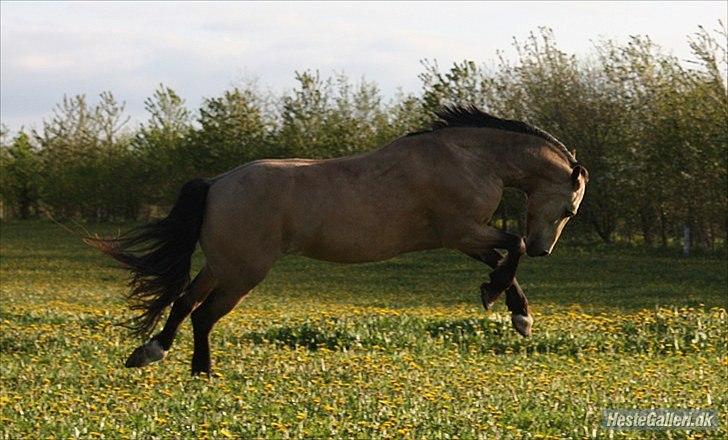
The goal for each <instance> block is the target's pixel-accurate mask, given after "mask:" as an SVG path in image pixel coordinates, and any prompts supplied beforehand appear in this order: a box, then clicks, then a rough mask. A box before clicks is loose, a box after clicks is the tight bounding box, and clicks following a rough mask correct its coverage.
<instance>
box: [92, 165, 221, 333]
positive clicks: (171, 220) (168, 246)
mask: <svg viewBox="0 0 728 440" xmlns="http://www.w3.org/2000/svg"><path fill="white" fill-rule="evenodd" d="M208 189H209V184H208V182H207V181H205V180H203V179H194V180H191V181H189V182H187V183H186V184H185V185H184V186H183V187H182V190H181V191H180V194H179V196H178V198H177V201H176V202H175V204H174V206H173V207H172V211H171V212H170V213H169V215H167V217H166V218H164V219H161V220H157V221H154V222H152V223H148V224H146V225H143V226H140V227H138V228H135V229H132V230H131V231H128V232H126V233H124V234H122V235H121V236H119V237H117V238H111V239H103V238H89V239H87V240H86V242H87V243H88V244H90V245H92V246H94V247H96V248H98V249H99V250H101V251H102V252H104V253H105V254H108V255H110V256H111V257H113V258H115V259H116V260H117V261H120V262H121V263H122V264H124V266H125V267H127V268H128V269H129V270H130V271H131V275H132V277H131V281H130V282H129V286H130V288H131V290H130V292H129V293H128V294H127V298H128V299H129V302H130V308H131V309H132V310H139V311H141V313H140V314H139V315H138V316H135V317H134V318H131V319H130V320H129V321H126V323H125V324H124V325H125V326H126V327H128V328H129V329H130V330H131V331H132V332H133V333H134V335H136V336H139V337H142V338H145V337H148V336H149V334H150V333H151V332H152V330H154V327H155V326H156V324H157V321H159V318H160V317H161V315H162V313H163V312H164V309H165V308H167V307H168V306H169V305H171V304H172V303H173V302H174V301H175V300H176V299H177V298H179V297H180V296H181V295H182V293H184V291H185V289H187V287H188V286H189V284H190V263H191V260H192V253H193V252H194V251H195V246H196V245H197V240H198V239H199V238H200V229H201V227H202V219H203V217H204V213H205V201H206V199H207V191H208Z"/></svg>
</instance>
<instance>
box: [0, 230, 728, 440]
mask: <svg viewBox="0 0 728 440" xmlns="http://www.w3.org/2000/svg"><path fill="white" fill-rule="evenodd" d="M91 229H92V231H94V232H97V231H98V232H102V233H110V232H112V231H113V230H115V228H114V227H112V226H103V227H101V226H100V227H92V228H91ZM0 232H1V233H2V247H1V249H0V265H1V272H0V277H1V278H0V283H1V290H0V293H1V295H2V297H1V298H2V302H1V305H2V307H1V315H0V353H1V355H2V362H0V377H1V378H2V384H1V386H0V436H1V437H2V438H7V439H18V438H52V437H56V438H69V437H82V438H119V437H121V438H180V437H210V438H238V437H242V438H257V437H275V438H290V437H295V438H299V437H309V438H310V437H336V438H349V437H359V438H372V437H387V438H390V437H393V438H432V439H437V438H562V437H571V438H585V437H608V436H612V435H613V436H614V437H616V438H622V437H638V436H645V433H639V432H629V431H627V432H612V433H610V432H608V431H605V430H604V429H603V428H602V427H601V412H602V410H603V409H605V408H712V409H715V410H717V411H718V412H719V414H720V423H721V428H720V429H719V430H718V431H710V432H703V433H701V432H693V433H688V432H685V431H669V432H652V433H647V436H654V437H658V438H685V437H693V438H700V437H702V436H708V437H715V438H726V436H727V434H728V432H727V431H726V427H727V426H728V373H727V370H728V349H727V342H726V337H727V336H728V331H727V330H726V327H728V326H726V321H727V319H726V310H725V308H726V295H727V292H726V286H727V285H728V279H727V278H728V276H727V274H726V261H725V259H723V258H718V257H716V258H712V259H711V258H696V259H683V258H678V257H671V256H669V255H666V256H661V257H654V256H653V257H650V256H647V255H645V254H644V253H642V252H640V251H637V250H625V249H618V248H609V247H604V248H598V247H597V248H593V249H590V250H586V249H585V248H578V247H569V246H560V247H557V250H556V253H555V254H554V255H552V256H551V257H548V258H545V259H528V258H527V259H525V260H524V262H523V265H522V268H521V269H520V271H519V279H520V280H521V283H522V284H523V286H524V289H525V291H526V294H527V295H528V296H529V299H530V301H531V303H532V307H533V310H534V312H535V313H534V315H535V320H536V322H535V325H534V336H533V337H532V338H530V339H524V338H521V337H519V336H518V335H517V334H516V333H515V331H514V330H512V329H511V328H510V323H509V319H508V314H507V313H506V310H505V306H504V305H503V304H499V305H498V306H497V307H496V310H495V311H494V312H489V313H486V312H484V311H483V310H482V308H481V305H480V302H479V295H478V286H479V285H480V283H481V282H482V281H484V280H485V279H486V278H487V271H486V269H485V267H484V266H482V265H480V264H478V263H477V262H475V261H473V260H470V259H468V258H466V257H463V256H461V255H458V254H456V253H452V252H445V251H437V252H427V253H421V254H415V255H407V256H403V257H401V258H397V259H393V260H390V261H387V262H384V263H377V264H366V265H355V266H345V265H334V264H327V263H321V262H316V261H312V260H307V259H303V258H286V259H284V260H282V261H281V262H279V264H278V265H277V266H276V267H275V268H274V270H273V271H272V273H271V274H270V275H269V277H268V278H267V279H266V281H265V282H264V283H263V284H261V285H260V286H259V287H258V288H256V290H255V291H254V292H253V293H252V294H251V295H250V296H248V297H247V298H246V300H244V301H243V303H241V305H240V306H239V307H238V308H237V309H236V310H235V311H234V312H233V313H232V314H231V315H229V316H228V317H226V318H225V319H223V320H222V321H221V323H220V324H219V325H218V326H217V327H216V329H215V332H214V333H213V337H212V346H213V363H214V365H213V368H214V369H215V371H216V373H217V374H216V375H215V377H213V378H192V377H190V376H189V372H188V369H189V361H190V356H191V353H192V344H191V338H190V334H191V331H190V327H189V324H185V325H184V327H183V329H182V331H181V334H180V337H179V338H178V340H177V344H176V345H175V347H174V349H173V350H172V351H171V352H170V353H169V355H168V356H167V358H166V359H165V360H164V361H163V362H161V363H160V364H155V365H153V366H150V367H148V368H146V369H134V370H127V369H124V368H123V366H122V364H123V362H124V359H125V358H126V355H127V354H128V353H129V352H130V351H131V350H132V349H133V348H134V347H135V346H136V345H137V343H138V341H135V340H132V339H130V338H129V337H128V336H127V335H126V334H125V332H124V330H123V329H120V328H119V327H117V326H115V325H114V323H116V322H118V321H120V320H122V319H123V318H124V317H126V316H128V314H127V310H126V308H125V305H124V303H123V302H122V300H121V294H122V292H123V291H124V286H125V279H126V274H125V273H124V272H122V271H119V270H117V269H115V268H114V267H113V264H112V263H111V261H109V260H107V259H105V258H104V257H102V256H100V255H97V254H96V253H94V251H92V250H91V249H88V248H85V247H84V246H83V245H82V244H81V243H80V241H79V240H78V239H77V238H76V237H73V236H71V235H70V234H68V233H66V232H64V231H63V230H61V229H60V228H58V227H57V226H55V225H51V224H47V223H5V224H2V229H1V231H0ZM567 234H568V231H567ZM200 262H201V260H200V257H198V258H197V259H196V264H197V265H199V264H200Z"/></svg>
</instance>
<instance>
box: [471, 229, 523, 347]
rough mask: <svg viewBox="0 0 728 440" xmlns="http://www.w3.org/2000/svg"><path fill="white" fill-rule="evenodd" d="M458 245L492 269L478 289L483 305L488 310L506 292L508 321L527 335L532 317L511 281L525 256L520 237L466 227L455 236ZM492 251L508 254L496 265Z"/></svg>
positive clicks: (515, 285) (497, 256)
mask: <svg viewBox="0 0 728 440" xmlns="http://www.w3.org/2000/svg"><path fill="white" fill-rule="evenodd" d="M458 243H459V246H458V248H459V249H460V250H461V251H463V252H465V253H466V254H468V255H471V256H485V257H486V258H485V259H483V258H478V257H475V258H478V259H480V260H481V261H484V262H485V263H486V264H489V265H490V266H491V267H495V269H494V270H493V272H491V274H490V281H489V282H487V283H484V284H483V285H482V286H481V298H482V299H483V305H484V306H485V307H486V308H488V306H489V305H490V304H492V302H493V301H495V299H497V298H498V296H500V294H501V293H503V291H508V292H509V293H508V294H507V298H506V304H507V305H508V308H509V310H510V311H511V322H512V323H513V326H514V327H515V329H516V330H517V331H518V332H519V333H520V334H522V335H524V336H528V335H530V334H531V326H532V324H533V318H532V317H531V315H530V313H529V312H528V300H527V299H526V296H525V295H524V294H523V291H522V290H521V288H520V286H518V284H517V282H516V281H515V277H516V269H517V268H518V262H519V261H520V259H521V256H523V254H524V253H526V244H525V243H524V241H523V238H522V237H520V236H518V235H514V234H509V233H507V232H503V231H500V230H498V229H495V228H493V227H490V226H485V227H483V226H481V227H478V228H469V229H468V230H467V232H466V233H464V234H463V235H462V236H460V237H459V240H458ZM495 249H504V250H506V251H507V252H508V254H507V256H506V257H505V258H504V259H503V260H502V261H500V264H499V263H498V262H499V260H500V258H499V255H500V254H498V253H497V252H496V251H495ZM493 252H494V254H493ZM486 260H487V261H486Z"/></svg>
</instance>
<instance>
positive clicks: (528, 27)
mask: <svg viewBox="0 0 728 440" xmlns="http://www.w3.org/2000/svg"><path fill="white" fill-rule="evenodd" d="M727 5H728V2H725V1H716V2H586V1H584V2H487V3H480V2H471V3H456V2H445V3H437V2H425V3H414V2H402V3H394V2H388V3H385V2H372V3H348V2H342V3H333V2H311V3H304V2H290V3H289V2H274V3H267V2H256V3H229V2H220V3H193V2H183V3H175V2H162V3H154V2H138V3H137V2H118V3H115V2H93V3H92V2H78V3H74V2H70V3H65V2H42V3H34V2H5V1H3V2H0V120H1V121H2V123H3V124H5V125H6V126H7V127H9V128H10V129H11V130H17V129H19V128H20V127H21V126H24V127H25V128H34V127H35V128H40V127H41V121H42V120H43V119H44V118H49V117H50V115H51V114H52V109H53V107H54V106H55V105H56V103H58V102H60V101H61V99H62V98H63V96H64V94H66V95H76V94H86V95H87V96H88V97H89V98H91V97H94V98H95V97H96V96H97V95H98V93H99V92H101V91H104V90H110V91H112V92H113V93H114V95H115V96H116V97H117V98H118V99H120V100H123V101H125V102H126V109H127V113H128V114H129V115H130V116H131V117H132V124H134V123H139V122H141V121H143V120H144V119H145V114H144V105H143V102H144V98H145V97H148V96H150V95H151V94H152V92H153V91H154V89H155V88H156V87H157V85H158V84H160V83H164V84H165V85H167V86H170V87H172V88H173V89H174V90H176V91H177V93H178V94H180V95H181V96H182V97H183V98H185V99H186V101H187V104H188V106H189V107H190V108H193V109H194V108H197V106H199V104H200V103H201V102H202V99H203V98H205V97H212V96H217V95H219V94H220V93H221V92H223V91H224V90H225V89H227V88H230V87H231V86H233V85H234V84H239V83H241V82H242V81H249V80H256V82H257V84H258V86H259V87H261V88H262V89H263V90H270V91H271V92H273V93H276V94H278V93H281V92H284V91H286V90H290V89H291V88H292V87H293V86H294V72H295V71H296V70H305V69H318V70H319V71H320V72H321V74H322V75H324V76H328V75H331V74H334V73H345V74H347V75H348V76H349V77H350V78H354V79H357V78H362V77H364V78H366V79H367V80H369V81H374V82H376V83H377V84H378V85H379V86H380V88H381V89H382V92H383V94H384V95H385V96H386V97H391V96H393V95H394V94H395V93H396V91H397V90H398V88H401V89H402V90H403V91H405V92H417V91H419V88H420V83H419V80H418V78H417V74H418V73H419V72H421V71H422V66H421V64H420V60H422V59H430V60H437V61H438V63H439V65H440V66H442V67H446V66H448V65H449V64H451V63H452V62H453V61H460V60H463V59H471V60H475V61H477V62H489V61H493V60H494V59H495V57H496V51H497V50H504V52H505V54H506V56H511V55H512V54H513V50H512V49H511V44H512V42H513V38H514V37H515V38H517V39H519V40H523V39H525V38H526V37H527V36H528V34H529V32H530V31H535V30H537V29H538V28H539V26H547V27H550V28H552V29H553V31H554V33H555V36H556V41H557V43H558V46H559V47H560V48H561V49H562V50H564V51H566V52H568V53H575V54H577V55H584V54H587V53H589V52H590V51H591V48H592V47H593V42H594V41H596V40H599V39H602V38H609V39H614V40H617V41H626V40H627V38H628V37H629V36H630V35H637V34H641V35H649V36H650V37H651V38H652V40H653V41H654V42H656V43H657V44H659V45H660V46H661V47H663V48H664V49H665V50H667V51H668V52H671V53H673V54H674V55H676V56H678V57H680V58H682V59H688V58H690V49H689V47H688V44H687V36H688V35H690V34H692V33H694V32H696V31H697V30H698V25H703V26H705V27H706V28H708V29H714V28H716V27H717V26H718V20H719V19H722V20H723V22H724V23H725V22H726V15H727V14H728V6H727ZM91 101H92V102H93V101H94V100H93V99H92V100H91Z"/></svg>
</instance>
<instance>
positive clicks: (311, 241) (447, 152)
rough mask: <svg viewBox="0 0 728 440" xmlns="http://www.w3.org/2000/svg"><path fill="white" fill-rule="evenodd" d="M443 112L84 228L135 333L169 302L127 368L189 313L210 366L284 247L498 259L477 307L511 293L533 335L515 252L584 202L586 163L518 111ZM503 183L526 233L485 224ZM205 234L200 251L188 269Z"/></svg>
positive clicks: (199, 364)
mask: <svg viewBox="0 0 728 440" xmlns="http://www.w3.org/2000/svg"><path fill="white" fill-rule="evenodd" d="M438 117H439V119H438V121H437V122H436V123H435V124H434V125H433V127H432V128H431V129H430V130H428V131H425V132H420V133H413V134H410V135H407V136H404V137H401V138H399V139H396V140H395V141H393V142H392V143H390V144H388V145H386V146H384V147H383V148H381V149H379V150H376V151H372V152H369V153H364V154H360V155H356V156H351V157H343V158H338V159H330V160H304V159H285V160H258V161H255V162H250V163H248V164H245V165H242V166H240V167H238V168H235V169H233V170H231V171H229V172H227V173H225V174H222V175H220V176H217V177H214V178H212V179H209V180H202V179H195V180H192V181H190V182H188V183H187V184H186V185H184V187H183V188H182V190H181V193H180V195H179V198H178V200H177V202H176V203H175V205H174V207H173V208H172V210H171V212H170V213H169V215H168V216H167V217H166V218H164V219H162V220H159V221H156V222H153V223H150V224H148V225H145V226H142V227H140V228H138V229H135V230H133V231H130V232H128V233H126V234H124V235H122V236H120V237H118V238H115V239H98V238H97V239H90V240H89V243H91V244H93V245H94V246H96V247H98V248H99V249H101V250H102V251H103V252H105V253H107V254H108V255H110V256H112V257H113V258H115V259H116V260H118V261H120V262H121V263H123V264H124V265H125V266H126V267H127V268H128V269H129V270H130V271H131V274H132V280H131V292H130V293H129V294H128V296H129V299H130V300H131V302H132V305H131V307H132V309H134V310H139V311H141V313H140V314H139V315H138V316H137V317H136V318H134V319H133V320H132V321H131V325H132V328H133V330H134V331H135V333H136V334H137V335H139V336H142V337H147V336H149V335H150V334H151V332H152V331H153V329H154V327H155V326H156V324H157V321H158V320H159V319H160V317H161V315H162V314H163V312H164V310H165V309H166V308H167V307H168V306H171V311H170V313H169V316H168V318H167V321H166V323H165V325H164V328H163V329H162V331H161V332H159V333H158V334H156V335H155V336H153V337H152V338H151V339H149V340H148V342H146V343H145V344H143V345H142V346H140V347H138V348H137V349H136V350H135V351H134V352H133V353H132V354H131V355H130V356H129V358H128V360H127V361H126V366H127V367H142V366H145V365H148V364H149V363H151V362H155V361H158V360H160V359H162V358H163V357H164V355H165V353H166V352H167V351H168V350H169V349H170V347H171V346H172V341H173V340H174V337H175V333H176V332H177V329H178V327H179V325H180V324H181V323H182V321H183V320H184V319H185V318H186V317H187V316H189V315H190V314H191V315H192V327H193V333H194V354H193V357H192V373H193V374H197V373H201V372H205V373H209V372H210V348H209V341H208V336H209V334H210V331H211V330H212V328H213V326H214V325H215V323H216V322H217V321H218V320H219V319H220V318H222V317H223V316H225V315H226V314H227V313H229V312H230V311H231V310H232V309H233V308H234V307H235V306H236V304H238V302H239V301H240V299H241V298H242V297H243V296H245V295H246V294H247V293H248V292H249V291H250V290H251V289H253V288H254V287H255V286H256V285H257V284H258V283H260V282H261V281H262V280H263V278H265V276H266V274H267V273H268V271H269V270H270V268H271V267H272V266H273V264H274V263H275V261H276V260H277V259H278V258H280V257H281V256H282V255H284V254H298V255H304V256H307V257H311V258H316V259H320V260H326V261H333V262H341V263H358V262H367V261H380V260H385V259H387V258H391V257H394V256H396V255H399V254H402V253H405V252H414V251H421V250H425V249H434V248H449V249H455V250H458V251H461V252H463V253H465V254H467V255H469V256H471V257H473V258H475V259H477V260H480V261H482V262H483V263H485V264H487V265H488V266H490V267H491V268H493V269H494V270H493V271H492V273H491V274H490V280H489V282H486V283H483V284H482V286H481V298H482V300H483V305H484V306H485V307H486V308H490V307H491V305H492V304H493V302H494V301H495V300H496V299H497V298H498V297H499V295H500V294H501V293H502V292H504V291H505V292H506V304H507V306H508V308H509V310H510V311H511V313H512V322H513V325H514V327H515V328H516V330H518V331H519V332H520V333H521V334H523V335H524V336H526V335H529V334H530V331H531V325H532V318H531V315H530V313H529V311H528V302H527V300H526V297H525V295H524V294H523V291H522V290H521V288H520V286H519V285H518V283H517V281H516V279H515V272H516V268H517V266H518V261H519V259H520V258H521V256H522V255H523V254H524V253H527V254H528V255H530V256H544V255H548V254H549V253H550V252H551V250H552V249H553V247H554V244H555V243H556V241H557V240H558V238H559V236H560V234H561V231H562V229H563V227H564V225H565V224H566V222H568V221H569V219H570V218H571V217H573V216H574V215H575V214H576V212H577V209H578V208H579V204H580V203H581V200H582V197H583V196H584V189H585V186H586V183H587V180H588V174H587V171H586V169H584V168H583V167H582V166H581V165H579V164H578V163H577V162H576V159H575V158H574V156H573V155H572V154H571V153H569V151H568V150H567V149H566V148H565V147H564V145H563V144H561V143H560V142H559V141H558V140H556V139H555V138H554V137H553V136H551V135H549V134H548V133H546V132H544V131H542V130H540V129H538V128H535V127H532V126H529V125H527V124H525V123H523V122H519V121H511V120H506V119H500V118H497V117H494V116H491V115H489V114H487V113H484V112H482V111H480V110H478V109H476V108H474V107H449V108H445V109H444V110H442V111H441V112H439V113H438ZM505 187H513V188H518V189H520V190H522V191H524V192H525V193H526V194H527V211H528V217H527V236H526V237H525V241H524V238H522V237H519V236H516V235H513V234H510V233H507V232H503V231H500V230H498V229H496V228H494V227H492V226H489V225H488V222H489V220H490V218H491V216H492V215H493V213H494V211H495V210H496V208H497V206H498V204H499V202H500V200H501V196H502V193H503V189H504V188H505ZM198 241H199V243H200V245H201V248H202V251H203V252H204V255H205V259H206V262H205V265H204V267H203V268H202V270H201V271H200V272H199V273H198V274H197V276H196V277H195V278H194V280H192V281H190V277H189V276H190V260H191V256H192V253H193V251H194V250H195V247H196V245H197V242H198ZM497 249H500V250H503V251H505V252H506V254H505V256H503V254H501V253H500V252H499V251H497Z"/></svg>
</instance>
